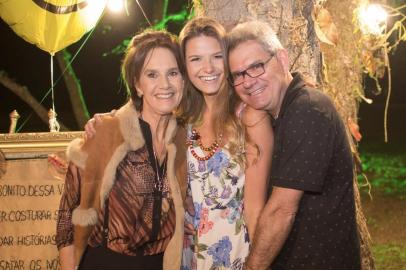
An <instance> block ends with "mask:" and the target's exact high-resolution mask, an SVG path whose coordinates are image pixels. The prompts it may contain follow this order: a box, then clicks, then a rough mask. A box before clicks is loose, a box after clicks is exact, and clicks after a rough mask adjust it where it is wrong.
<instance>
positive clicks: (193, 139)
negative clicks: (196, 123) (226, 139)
mask: <svg viewBox="0 0 406 270" xmlns="http://www.w3.org/2000/svg"><path fill="white" fill-rule="evenodd" d="M222 137H223V135H222V134H220V135H219V139H218V140H217V139H216V140H214V142H213V143H212V144H211V145H210V146H209V147H205V146H204V145H203V143H202V139H201V136H200V133H199V132H198V131H197V130H196V129H192V135H191V136H190V138H188V140H187V142H186V144H187V145H188V146H189V150H190V153H191V154H192V156H193V157H194V158H195V159H197V160H198V161H206V160H209V159H210V158H211V157H212V156H213V155H214V154H215V153H216V152H217V150H218V149H219V147H220V144H221V140H222ZM194 142H196V143H197V145H198V146H199V147H200V149H202V150H203V151H205V152H208V154H207V155H204V156H203V157H201V156H199V155H198V154H197V153H196V151H195V150H194V149H193V144H194Z"/></svg>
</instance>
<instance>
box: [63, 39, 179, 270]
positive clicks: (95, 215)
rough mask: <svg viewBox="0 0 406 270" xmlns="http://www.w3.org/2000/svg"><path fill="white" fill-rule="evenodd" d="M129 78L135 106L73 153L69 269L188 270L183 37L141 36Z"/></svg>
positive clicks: (106, 120)
mask: <svg viewBox="0 0 406 270" xmlns="http://www.w3.org/2000/svg"><path fill="white" fill-rule="evenodd" d="M122 74H123V77H124V80H125V82H126V84H127V86H128V89H129V92H130V96H131V100H130V102H128V103H127V104H126V105H124V106H123V107H122V108H120V109H119V110H118V111H117V112H116V113H115V114H114V115H105V116H103V117H102V120H101V121H99V122H98V123H97V124H96V125H95V129H96V131H97V135H96V136H93V138H89V139H87V140H82V139H80V140H75V141H73V142H72V143H71V144H70V146H69V147H68V151H67V153H68V157H69V159H70V161H71V163H70V166H69V170H68V173H67V176H66V183H65V190H64V194H63V196H62V199H61V204H60V216H59V218H58V223H57V245H58V248H59V250H60V260H61V265H62V269H72V270H73V269H75V267H76V266H77V265H79V269H135V267H137V269H162V268H164V269H179V268H180V258H181V252H182V241H183V214H184V210H183V207H182V199H181V196H180V185H182V183H178V181H177V179H176V176H175V151H176V149H175V145H174V143H173V138H174V134H175V133H176V120H175V119H174V118H173V116H172V112H173V111H174V109H175V108H176V107H177V106H178V105H179V102H180V100H181V97H182V92H183V76H182V74H183V64H182V61H181V59H180V53H179V45H178V43H177V42H176V40H175V38H174V37H173V36H172V35H170V34H168V33H167V32H162V31H145V32H143V33H141V34H139V35H136V36H135V37H134V38H133V39H132V41H131V43H130V45H129V47H128V50H127V53H126V56H125V58H124V61H123V65H122ZM178 167H182V166H178ZM79 262H80V264H79Z"/></svg>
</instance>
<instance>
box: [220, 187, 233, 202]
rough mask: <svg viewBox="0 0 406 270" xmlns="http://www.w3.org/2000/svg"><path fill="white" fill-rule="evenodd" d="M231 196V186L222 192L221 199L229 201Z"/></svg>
mask: <svg viewBox="0 0 406 270" xmlns="http://www.w3.org/2000/svg"><path fill="white" fill-rule="evenodd" d="M230 194H231V187H230V186H225V187H224V189H223V192H221V198H222V199H228V198H229V197H230Z"/></svg>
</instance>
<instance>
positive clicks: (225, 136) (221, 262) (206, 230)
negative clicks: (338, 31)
mask: <svg viewBox="0 0 406 270" xmlns="http://www.w3.org/2000/svg"><path fill="white" fill-rule="evenodd" d="M179 37H180V44H181V55H182V57H183V60H184V62H185V66H186V71H187V75H188V76H187V78H186V85H185V87H186V89H185V96H184V98H183V99H182V102H181V105H180V109H179V118H180V119H181V120H182V122H183V123H185V127H186V130H187V139H186V143H187V145H188V149H187V170H188V190H187V195H188V196H189V197H188V198H189V199H187V200H189V201H190V200H192V202H193V207H190V205H191V204H190V203H189V208H192V209H191V210H190V211H188V212H187V213H186V218H187V220H188V222H189V224H186V231H188V232H189V234H186V235H185V241H184V247H183V248H184V249H183V258H182V269H183V270H189V269H202V270H209V269H220V268H226V269H241V268H242V266H243V263H244V261H245V259H246V257H247V255H248V251H249V238H250V237H251V238H252V237H253V235H254V233H255V226H256V222H257V218H258V215H259V213H260V211H261V209H262V207H263V206H264V203H265V200H266V190H267V179H268V176H269V171H270V165H271V163H270V160H271V152H272V146H273V142H272V141H270V140H269V138H272V129H271V125H270V119H269V117H268V115H267V114H266V112H263V111H254V110H252V109H248V108H243V109H242V110H241V109H238V108H239V107H240V108H241V106H238V104H239V99H238V97H237V96H236V95H235V93H234V91H233V89H232V88H231V87H230V85H229V84H228V82H227V77H228V66H227V58H226V54H227V53H226V44H225V30H224V28H223V27H222V26H221V25H220V24H219V23H218V22H217V21H215V20H213V19H209V18H195V19H193V20H191V21H189V22H188V23H187V24H186V25H185V27H184V28H183V30H182V31H181V33H180V36H179ZM237 111H239V112H237Z"/></svg>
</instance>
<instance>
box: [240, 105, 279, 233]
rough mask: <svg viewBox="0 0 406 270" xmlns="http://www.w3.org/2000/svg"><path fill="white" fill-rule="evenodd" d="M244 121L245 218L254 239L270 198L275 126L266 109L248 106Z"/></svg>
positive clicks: (243, 115)
mask: <svg viewBox="0 0 406 270" xmlns="http://www.w3.org/2000/svg"><path fill="white" fill-rule="evenodd" d="M242 122H243V124H244V126H245V127H246V131H247V143H246V159H247V167H246V169H245V187H244V218H245V221H246V223H247V226H248V233H249V236H250V239H254V235H255V228H256V225H257V222H258V218H259V215H260V213H261V211H262V208H263V207H264V205H265V202H266V200H267V191H268V182H269V177H270V171H271V160H272V150H273V130H272V125H271V118H270V116H269V115H268V113H267V112H265V111H258V110H254V109H252V108H249V107H248V106H247V107H246V108H245V109H244V111H243V114H242Z"/></svg>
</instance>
